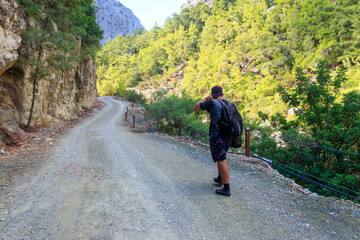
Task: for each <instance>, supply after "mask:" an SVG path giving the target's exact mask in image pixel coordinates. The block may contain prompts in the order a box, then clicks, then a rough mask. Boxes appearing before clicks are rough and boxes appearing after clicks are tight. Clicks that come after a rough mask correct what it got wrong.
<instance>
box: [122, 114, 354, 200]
mask: <svg viewBox="0 0 360 240" xmlns="http://www.w3.org/2000/svg"><path fill="white" fill-rule="evenodd" d="M128 112H129V113H130V114H132V115H133V128H135V115H134V114H133V113H132V112H131V111H130V110H128V108H127V111H126V113H125V120H127V115H128ZM178 127H179V132H178V134H175V133H172V134H171V135H179V136H183V137H185V138H187V139H189V140H190V141H192V142H194V143H196V144H198V145H200V146H203V147H205V148H208V149H209V148H210V146H209V145H206V144H204V143H202V142H200V141H197V140H195V139H193V138H191V137H189V136H187V135H183V134H182V123H181V120H180V121H179V124H178ZM317 147H320V146H318V145H317ZM334 150H335V149H334ZM337 151H339V150H337ZM340 152H346V151H340ZM228 153H231V154H236V155H243V156H247V157H253V158H256V159H259V160H262V161H264V162H266V163H268V164H270V165H272V166H275V167H277V168H279V169H281V170H283V171H285V172H287V173H289V174H291V175H293V176H296V177H298V178H300V179H303V180H306V181H308V182H311V183H313V184H315V185H318V186H320V187H323V188H326V189H328V190H331V191H333V192H336V193H338V194H341V195H343V196H346V197H349V198H351V199H354V200H357V201H360V198H358V197H356V196H352V195H350V194H347V193H344V192H342V191H339V190H337V189H335V188H332V187H329V186H327V185H324V184H321V183H319V182H316V181H314V180H311V179H309V178H307V177H304V176H301V175H299V174H297V173H294V172H293V171H297V172H298V173H301V174H304V175H306V176H308V177H311V178H314V179H317V180H319V181H322V182H325V183H328V184H332V185H333V186H336V187H338V188H341V189H344V190H347V191H349V192H352V193H355V194H358V195H360V193H359V192H358V191H355V190H353V189H349V188H346V187H343V186H340V185H338V184H335V183H332V182H329V181H326V180H324V179H321V178H319V177H316V176H313V175H311V174H308V173H305V172H303V171H300V170H297V169H294V168H291V167H289V166H285V165H284V164H281V163H278V162H275V161H272V160H270V159H267V158H264V157H261V156H259V155H257V154H250V128H248V127H247V128H246V131H245V153H241V152H234V151H231V150H230V151H228ZM347 153H349V152H347ZM354 154H355V153H354ZM356 155H359V154H356ZM289 169H291V170H292V171H290V170H289Z"/></svg>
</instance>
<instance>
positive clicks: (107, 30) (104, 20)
mask: <svg viewBox="0 0 360 240" xmlns="http://www.w3.org/2000/svg"><path fill="white" fill-rule="evenodd" d="M95 6H96V7H97V8H98V9H97V12H96V19H97V22H98V23H99V25H100V28H101V30H103V31H104V38H103V40H101V42H100V43H101V45H102V46H104V45H105V44H106V41H107V40H109V39H110V40H112V39H114V38H115V37H116V36H117V35H121V36H126V35H128V34H132V33H133V32H134V31H135V30H138V29H139V28H140V29H144V27H143V26H142V25H141V23H140V20H139V19H138V18H137V17H136V16H135V15H134V14H133V12H132V11H131V10H130V9H129V8H127V7H125V6H124V5H123V4H121V3H120V2H119V1H117V0H97V1H96V4H95Z"/></svg>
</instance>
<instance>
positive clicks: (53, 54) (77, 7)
mask: <svg viewBox="0 0 360 240" xmlns="http://www.w3.org/2000/svg"><path fill="white" fill-rule="evenodd" d="M20 3H21V4H22V5H23V7H24V10H25V13H26V14H27V16H28V18H27V19H28V21H33V20H34V23H32V24H30V23H28V24H27V25H28V27H27V30H26V32H25V33H24V42H25V43H24V44H25V45H27V46H31V47H32V48H35V49H36V56H35V57H34V58H32V57H31V56H30V57H26V58H25V57H24V58H22V59H20V61H21V62H22V63H26V64H29V65H31V66H33V69H34V71H33V76H32V78H33V96H32V102H31V107H30V114H29V118H28V122H27V127H30V125H31V119H32V113H33V109H34V103H35V93H36V87H37V82H38V80H39V79H43V78H45V77H46V76H47V75H48V74H49V73H50V71H51V70H66V69H71V61H80V60H81V59H82V58H83V57H84V54H92V55H94V51H95V49H97V48H98V47H99V46H100V45H99V40H100V38H102V32H101V31H100V28H99V26H98V25H97V24H96V22H95V16H94V13H95V11H94V8H93V7H92V6H91V3H92V2H91V1H89V0H75V1H74V0H64V1H56V0H20ZM75 35H77V36H80V37H83V38H84V41H83V42H82V44H83V49H84V50H85V51H84V52H82V51H81V50H82V48H81V47H80V48H79V46H78V44H77V41H78V40H77V37H75ZM45 52H46V59H45V54H44V53H45ZM45 61H46V64H45V63H44V62H45Z"/></svg>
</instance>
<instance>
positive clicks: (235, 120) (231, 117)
mask: <svg viewBox="0 0 360 240" xmlns="http://www.w3.org/2000/svg"><path fill="white" fill-rule="evenodd" d="M217 100H218V101H219V102H220V103H221V105H222V110H221V120H220V125H219V126H218V127H219V132H220V135H221V136H224V137H232V138H233V140H232V142H231V145H230V147H233V148H238V147H241V144H242V141H241V134H242V132H243V121H242V117H241V115H240V113H239V112H238V110H237V109H236V107H235V105H234V104H233V103H232V102H230V101H228V100H225V99H217Z"/></svg>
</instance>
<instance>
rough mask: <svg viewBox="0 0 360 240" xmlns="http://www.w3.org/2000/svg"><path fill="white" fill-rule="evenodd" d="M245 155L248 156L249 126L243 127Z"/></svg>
mask: <svg viewBox="0 0 360 240" xmlns="http://www.w3.org/2000/svg"><path fill="white" fill-rule="evenodd" d="M245 156H247V157H250V128H249V127H246V128H245Z"/></svg>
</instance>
